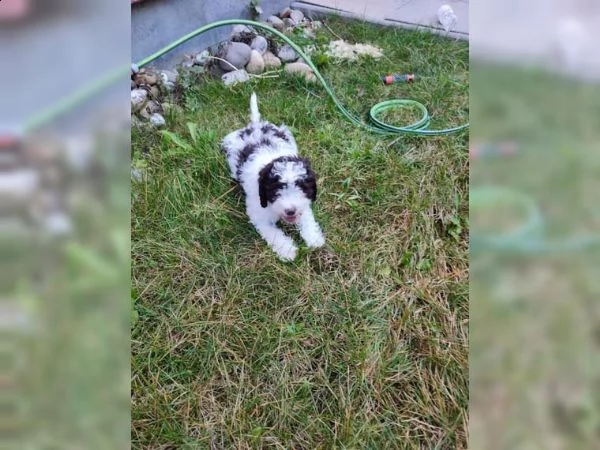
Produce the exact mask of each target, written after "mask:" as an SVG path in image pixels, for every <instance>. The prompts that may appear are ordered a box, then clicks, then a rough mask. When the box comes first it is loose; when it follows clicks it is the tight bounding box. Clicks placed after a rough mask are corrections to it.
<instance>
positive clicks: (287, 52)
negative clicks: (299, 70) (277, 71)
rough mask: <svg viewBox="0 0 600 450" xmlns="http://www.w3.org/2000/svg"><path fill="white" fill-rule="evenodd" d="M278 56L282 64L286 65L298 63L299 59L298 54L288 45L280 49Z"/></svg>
mask: <svg viewBox="0 0 600 450" xmlns="http://www.w3.org/2000/svg"><path fill="white" fill-rule="evenodd" d="M277 56H278V57H279V59H280V60H281V62H284V63H286V62H292V61H296V60H297V59H298V54H297V53H296V52H295V51H294V49H293V48H292V47H290V46H289V45H287V44H286V45H284V46H283V47H281V48H280V49H279V51H278V52H277Z"/></svg>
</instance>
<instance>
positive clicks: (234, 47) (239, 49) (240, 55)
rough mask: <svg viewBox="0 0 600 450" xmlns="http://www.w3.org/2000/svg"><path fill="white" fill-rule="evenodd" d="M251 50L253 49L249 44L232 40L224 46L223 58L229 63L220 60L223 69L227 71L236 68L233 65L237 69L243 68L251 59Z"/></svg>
mask: <svg viewBox="0 0 600 450" xmlns="http://www.w3.org/2000/svg"><path fill="white" fill-rule="evenodd" d="M251 52H252V49H251V48H250V46H249V45H246V44H243V43H241V42H230V43H229V44H228V45H226V46H225V47H224V49H223V54H222V56H221V58H223V59H224V60H225V61H227V62H228V63H229V64H226V63H225V62H223V61H219V66H220V67H221V69H223V70H225V71H227V72H229V71H231V70H234V69H233V67H231V66H234V67H235V68H236V69H243V68H244V66H245V65H246V64H248V61H250V53H251ZM230 64H231V65H230Z"/></svg>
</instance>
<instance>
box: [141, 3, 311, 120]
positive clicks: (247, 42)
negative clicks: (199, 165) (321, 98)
mask: <svg viewBox="0 0 600 450" xmlns="http://www.w3.org/2000/svg"><path fill="white" fill-rule="evenodd" d="M262 23H263V24H265V25H268V26H269V27H272V28H274V29H276V30H278V31H280V32H283V33H285V34H287V35H291V34H294V35H295V36H302V37H303V38H304V40H305V41H306V40H313V39H315V37H316V30H318V29H319V28H321V26H322V22H320V21H318V20H315V21H312V20H310V19H309V18H307V17H305V16H304V14H303V13H302V11H300V10H296V9H291V8H285V9H284V10H283V11H281V12H280V13H279V14H278V15H273V16H270V17H268V18H267V19H266V21H264V22H262ZM281 69H283V70H285V71H286V72H287V73H293V74H298V75H300V76H303V77H304V78H305V79H306V80H307V81H315V80H316V76H315V74H314V73H313V71H312V70H311V68H310V67H309V66H308V65H307V64H305V63H304V62H303V61H302V60H300V59H299V55H298V54H297V52H296V51H295V50H294V49H293V48H292V47H291V46H290V45H288V44H285V43H283V42H281V39H278V38H277V37H276V36H274V35H273V34H272V33H269V32H268V31H266V30H263V29H260V28H258V27H256V28H252V27H248V26H245V25H236V26H234V27H233V29H232V30H231V33H230V35H229V39H227V40H226V41H224V42H222V43H221V44H220V45H218V47H217V48H216V49H215V50H214V51H213V50H212V49H207V50H203V51H201V52H199V53H197V54H193V55H190V56H188V57H186V59H185V60H184V61H183V62H182V63H181V64H180V65H179V70H154V69H150V68H146V67H144V68H138V67H136V66H135V64H134V65H132V67H131V114H132V124H133V125H138V124H141V123H149V124H151V125H152V126H154V127H157V128H161V127H164V126H165V125H166V120H165V113H166V112H167V110H168V109H169V108H171V107H172V105H171V104H170V103H168V102H167V98H168V96H169V93H170V92H172V91H173V89H174V88H175V86H176V83H177V80H178V77H179V75H180V73H181V72H183V73H186V72H192V73H210V74H213V75H217V76H220V77H221V79H222V80H223V82H224V83H225V84H226V85H232V84H235V83H243V82H246V81H248V80H250V79H251V78H253V77H261V76H268V74H269V73H270V72H273V71H280V70H281Z"/></svg>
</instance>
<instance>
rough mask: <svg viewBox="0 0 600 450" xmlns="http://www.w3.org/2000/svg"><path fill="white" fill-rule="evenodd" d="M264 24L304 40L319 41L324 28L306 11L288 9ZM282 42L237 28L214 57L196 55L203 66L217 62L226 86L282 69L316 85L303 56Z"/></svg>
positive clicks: (259, 30) (257, 29)
mask: <svg viewBox="0 0 600 450" xmlns="http://www.w3.org/2000/svg"><path fill="white" fill-rule="evenodd" d="M263 23H264V24H265V25H268V26H269V27H271V28H274V29H276V30H278V31H281V32H284V33H286V34H292V33H293V34H295V33H296V30H300V31H301V33H298V34H299V35H301V36H302V37H303V38H304V39H315V36H316V35H315V31H316V30H317V29H319V28H320V27H321V26H322V23H321V22H320V21H311V20H310V19H308V18H307V17H305V16H304V14H303V13H302V11H300V10H295V9H290V8H285V9H284V10H283V11H281V13H280V14H279V15H278V16H276V15H273V16H270V17H268V18H267V20H266V21H265V22H263ZM280 41H281V40H280V39H277V37H275V36H274V35H272V34H271V33H269V32H267V31H264V30H262V29H260V28H252V27H248V26H246V25H236V26H234V27H233V29H232V31H231V33H230V35H229V39H228V40H227V41H225V42H223V43H221V44H220V45H219V46H218V48H217V49H216V51H215V52H214V56H213V55H211V52H209V51H208V50H205V51H203V52H201V53H199V54H198V55H196V56H195V58H194V61H195V63H196V64H199V65H205V64H207V63H210V62H211V61H217V65H218V70H219V71H220V72H221V78H222V80H223V82H224V83H225V84H226V85H231V84H235V83H240V82H245V81H248V80H250V79H251V78H252V77H253V76H260V75H261V74H263V73H265V72H270V71H273V70H278V69H281V68H284V69H285V71H286V72H288V73H297V74H300V75H303V76H304V77H305V79H306V80H308V81H315V80H316V77H315V74H314V73H313V71H312V70H311V68H310V67H309V66H308V65H307V64H305V63H304V62H302V61H299V55H298V54H297V53H296V51H295V50H294V49H293V48H292V47H291V46H290V45H288V44H285V43H282V42H280Z"/></svg>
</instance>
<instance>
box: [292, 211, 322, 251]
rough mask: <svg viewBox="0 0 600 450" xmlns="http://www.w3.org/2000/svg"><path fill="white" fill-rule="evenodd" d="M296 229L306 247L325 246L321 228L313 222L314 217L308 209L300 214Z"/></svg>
mask: <svg viewBox="0 0 600 450" xmlns="http://www.w3.org/2000/svg"><path fill="white" fill-rule="evenodd" d="M298 227H299V230H300V236H302V239H304V242H306V245H308V246H309V247H312V248H318V247H322V246H323V245H325V237H324V236H323V232H322V231H321V227H319V224H318V223H317V221H316V220H315V216H314V215H313V213H312V211H311V210H310V209H309V210H308V211H306V212H305V213H304V214H302V218H301V219H300V223H299V224H298Z"/></svg>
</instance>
